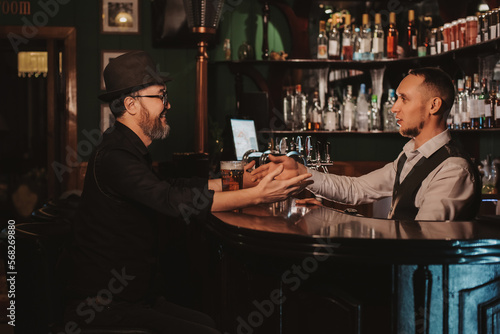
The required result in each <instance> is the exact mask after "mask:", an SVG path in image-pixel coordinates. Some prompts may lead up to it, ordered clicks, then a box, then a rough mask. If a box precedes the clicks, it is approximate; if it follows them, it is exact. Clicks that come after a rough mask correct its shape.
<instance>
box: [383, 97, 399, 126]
mask: <svg viewBox="0 0 500 334" xmlns="http://www.w3.org/2000/svg"><path fill="white" fill-rule="evenodd" d="M394 103H396V92H395V91H394V89H392V88H391V89H389V96H388V97H387V101H386V102H385V103H384V109H383V110H384V113H383V114H384V131H396V130H397V123H396V115H395V114H394V113H393V112H392V106H393V105H394Z"/></svg>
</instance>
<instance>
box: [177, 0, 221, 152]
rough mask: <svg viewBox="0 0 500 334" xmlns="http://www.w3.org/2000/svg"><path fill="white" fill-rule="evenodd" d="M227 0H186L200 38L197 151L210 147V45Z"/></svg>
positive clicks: (192, 25) (191, 25)
mask: <svg viewBox="0 0 500 334" xmlns="http://www.w3.org/2000/svg"><path fill="white" fill-rule="evenodd" d="M223 6H224V0H184V8H185V10H186V16H187V22H188V27H189V29H190V31H191V32H192V33H193V34H195V36H196V39H197V40H198V43H197V46H198V52H197V54H196V118H195V151H196V152H198V153H201V152H206V151H207V149H208V145H207V142H208V115H207V114H208V108H207V64H208V55H207V46H208V42H209V40H210V39H211V38H213V36H214V35H215V32H216V31H217V26H218V25H219V19H220V15H221V13H222V7H223Z"/></svg>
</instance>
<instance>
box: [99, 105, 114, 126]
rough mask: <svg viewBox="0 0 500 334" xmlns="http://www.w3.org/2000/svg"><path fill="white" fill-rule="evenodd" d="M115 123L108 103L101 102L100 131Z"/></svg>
mask: <svg viewBox="0 0 500 334" xmlns="http://www.w3.org/2000/svg"><path fill="white" fill-rule="evenodd" d="M114 124H115V116H113V113H112V112H111V109H109V104H107V103H103V104H101V124H100V127H101V133H102V132H104V131H106V130H107V129H108V128H109V127H110V126H113V125H114Z"/></svg>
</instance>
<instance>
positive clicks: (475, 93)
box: [467, 73, 484, 130]
mask: <svg viewBox="0 0 500 334" xmlns="http://www.w3.org/2000/svg"><path fill="white" fill-rule="evenodd" d="M480 95H481V84H480V83H479V74H477V73H474V89H473V90H472V93H471V99H470V101H471V103H470V108H469V104H467V109H468V110H469V114H470V121H471V129H474V130H476V129H482V128H483V119H482V118H481V117H480V115H481V113H480V110H483V111H484V108H483V104H484V101H483V100H484V97H483V99H480Z"/></svg>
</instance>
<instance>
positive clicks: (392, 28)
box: [387, 12, 398, 59]
mask: <svg viewBox="0 0 500 334" xmlns="http://www.w3.org/2000/svg"><path fill="white" fill-rule="evenodd" d="M387 58H389V59H397V58H398V29H397V27H396V13H394V12H391V13H390V14H389V29H388V30H387Z"/></svg>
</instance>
